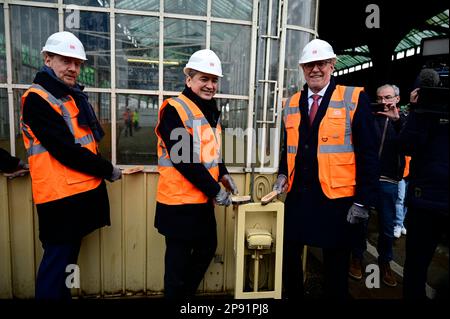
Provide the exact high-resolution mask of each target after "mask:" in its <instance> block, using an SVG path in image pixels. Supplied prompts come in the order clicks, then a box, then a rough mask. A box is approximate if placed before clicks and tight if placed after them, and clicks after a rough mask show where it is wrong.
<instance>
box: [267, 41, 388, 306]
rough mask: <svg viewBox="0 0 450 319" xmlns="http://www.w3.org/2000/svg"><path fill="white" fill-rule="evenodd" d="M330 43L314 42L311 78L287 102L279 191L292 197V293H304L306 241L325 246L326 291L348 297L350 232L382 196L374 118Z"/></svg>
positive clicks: (308, 53)
mask: <svg viewBox="0 0 450 319" xmlns="http://www.w3.org/2000/svg"><path fill="white" fill-rule="evenodd" d="M335 63H336V55H335V54H334V51H333V48H332V47H331V45H330V44H329V43H327V42H326V41H323V40H318V39H315V40H312V41H311V42H309V43H308V44H307V45H306V46H305V47H304V49H303V52H302V55H301V58H300V61H299V64H300V68H301V69H302V71H303V73H304V76H305V79H306V84H305V86H304V87H303V90H302V91H301V92H298V93H296V94H294V95H293V96H291V97H289V98H288V99H287V101H286V103H285V105H284V110H283V121H284V127H285V136H286V139H285V141H284V148H283V153H282V157H281V162H280V168H279V171H278V178H277V181H276V183H275V185H274V190H276V191H278V192H279V193H282V192H286V191H287V197H286V202H285V229H284V250H283V255H284V264H283V266H284V271H283V283H284V289H285V297H287V298H288V299H294V300H295V299H298V298H301V297H302V295H303V273H302V262H301V252H302V251H303V247H304V245H308V246H316V247H320V248H322V249H323V261H324V275H325V294H326V296H327V297H330V298H340V299H342V298H347V296H348V276H347V273H348V265H349V258H350V246H349V237H350V236H349V233H350V232H351V231H352V228H354V227H356V226H358V225H355V224H356V223H358V222H360V221H361V220H364V219H366V218H368V216H369V214H368V211H369V207H372V206H373V205H374V203H375V199H376V189H377V181H378V171H379V167H378V159H377V145H376V137H375V135H374V132H375V130H374V124H373V116H372V114H371V111H370V108H369V99H368V97H367V95H366V94H365V93H364V92H363V88H360V87H350V86H341V85H337V84H336V83H335V80H334V77H333V76H332V73H333V71H334V66H335Z"/></svg>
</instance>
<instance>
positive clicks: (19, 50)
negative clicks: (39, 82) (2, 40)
mask: <svg viewBox="0 0 450 319" xmlns="http://www.w3.org/2000/svg"><path fill="white" fill-rule="evenodd" d="M55 21H58V10H55V9H44V8H35V7H33V8H31V7H25V6H11V35H12V36H11V41H12V64H13V82H14V83H24V84H30V83H31V82H33V79H34V76H35V75H36V72H37V71H38V70H39V69H40V68H41V67H42V65H43V62H42V56H41V50H42V47H43V46H44V45H45V42H46V41H47V38H48V37H49V36H50V35H51V34H53V33H55V32H57V31H58V23H55Z"/></svg>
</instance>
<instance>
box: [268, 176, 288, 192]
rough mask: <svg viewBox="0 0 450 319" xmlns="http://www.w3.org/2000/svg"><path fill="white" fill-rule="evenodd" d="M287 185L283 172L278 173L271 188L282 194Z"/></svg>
mask: <svg viewBox="0 0 450 319" xmlns="http://www.w3.org/2000/svg"><path fill="white" fill-rule="evenodd" d="M288 186H289V184H288V179H287V176H286V175H284V174H280V175H278V177H277V180H276V182H275V184H273V188H272V190H274V191H276V192H277V193H278V194H282V193H284V192H286V191H287V189H288Z"/></svg>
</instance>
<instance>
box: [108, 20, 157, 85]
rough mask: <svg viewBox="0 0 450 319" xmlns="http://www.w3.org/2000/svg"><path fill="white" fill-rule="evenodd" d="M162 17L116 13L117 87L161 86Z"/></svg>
mask: <svg viewBox="0 0 450 319" xmlns="http://www.w3.org/2000/svg"><path fill="white" fill-rule="evenodd" d="M158 43H159V19H158V18H156V17H139V16H131V15H122V14H118V15H116V54H117V55H116V68H117V76H116V78H117V87H118V88H124V89H143V90H146V89H147V90H157V89H158V69H159V68H158V65H159V64H158V62H159V61H158V56H159V55H158V50H159V45H158Z"/></svg>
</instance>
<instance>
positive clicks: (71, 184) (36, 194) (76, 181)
mask: <svg viewBox="0 0 450 319" xmlns="http://www.w3.org/2000/svg"><path fill="white" fill-rule="evenodd" d="M29 93H35V94H38V95H39V96H40V97H41V98H42V99H43V100H45V101H46V102H47V103H48V104H49V105H50V106H51V107H52V108H53V110H54V111H55V112H57V113H58V114H59V115H61V116H62V118H63V119H64V122H65V123H66V125H67V127H68V128H69V130H70V132H71V133H72V135H73V136H74V141H75V143H76V144H79V145H81V146H82V147H84V148H87V149H88V150H90V151H91V152H92V153H94V154H97V143H96V141H95V139H94V136H93V134H92V132H91V130H90V128H87V127H81V126H79V125H78V119H77V115H78V112H79V111H78V108H77V106H76V104H75V101H74V100H73V99H72V98H71V97H68V98H66V99H57V98H55V97H54V96H53V95H52V94H51V93H50V92H48V91H47V90H45V89H44V88H43V87H42V86H40V85H37V84H33V85H32V86H31V87H30V88H29V89H28V90H27V91H26V92H25V93H24V94H23V96H22V108H23V105H24V104H25V100H26V98H27V97H28V94H29ZM29 107H33V106H32V105H30V106H29ZM22 113H23V112H22ZM20 123H21V129H22V136H23V141H24V144H25V149H26V150H27V155H28V162H29V165H30V174H31V181H32V189H33V199H34V201H35V203H36V204H42V203H46V202H50V201H54V200H58V199H61V198H65V197H68V196H72V195H75V194H79V193H82V192H86V191H89V190H91V189H94V188H96V187H97V186H98V185H100V183H101V181H102V179H101V178H98V177H95V176H92V175H88V174H85V173H82V172H79V171H76V170H73V169H71V168H69V167H67V166H64V165H63V164H62V163H60V162H59V161H57V160H56V159H55V158H54V157H53V156H52V155H51V154H50V153H49V152H48V151H47V149H46V148H45V147H44V146H43V145H42V144H41V142H40V141H39V140H38V139H37V138H36V136H35V135H34V133H33V131H32V130H31V128H30V127H29V126H28V125H27V124H25V123H24V122H23V117H22V116H21V118H20Z"/></svg>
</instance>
